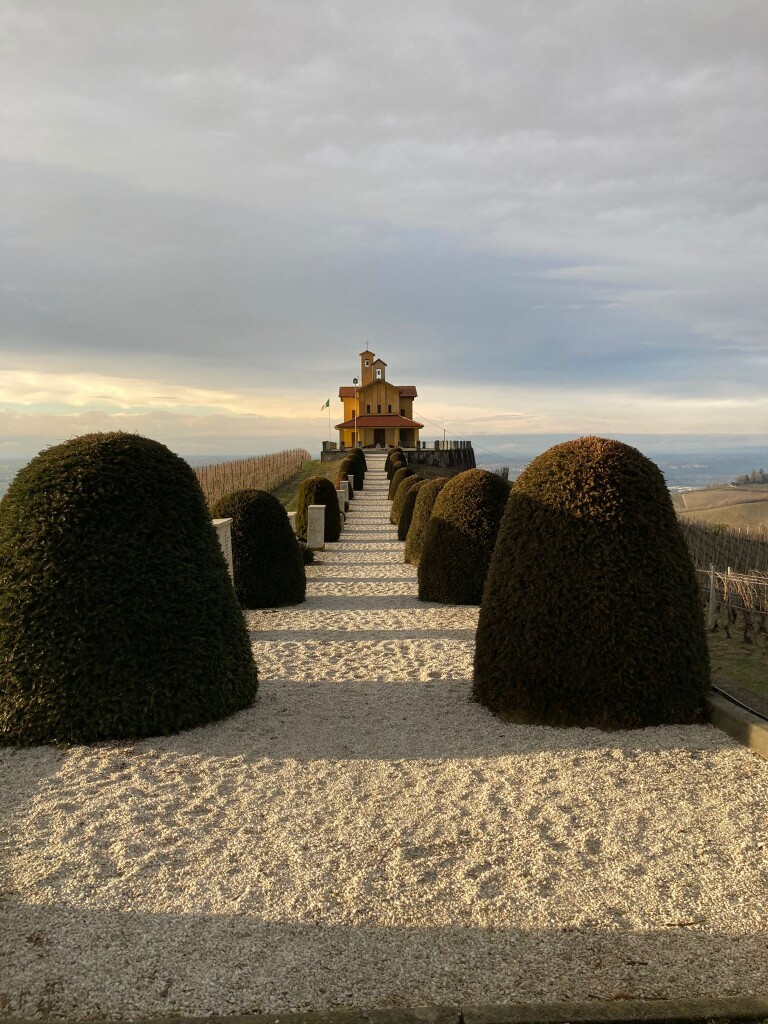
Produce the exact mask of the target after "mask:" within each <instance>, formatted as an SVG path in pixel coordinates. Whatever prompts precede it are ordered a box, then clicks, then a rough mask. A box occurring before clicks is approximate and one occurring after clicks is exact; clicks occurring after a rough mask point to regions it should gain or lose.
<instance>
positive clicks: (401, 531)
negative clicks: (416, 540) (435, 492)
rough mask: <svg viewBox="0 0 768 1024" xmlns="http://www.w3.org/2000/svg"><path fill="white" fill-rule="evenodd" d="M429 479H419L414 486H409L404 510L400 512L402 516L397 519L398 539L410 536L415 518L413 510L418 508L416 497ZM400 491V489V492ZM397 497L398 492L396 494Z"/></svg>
mask: <svg viewBox="0 0 768 1024" xmlns="http://www.w3.org/2000/svg"><path fill="white" fill-rule="evenodd" d="M428 482H429V481H427V480H417V481H416V482H415V483H414V485H413V487H409V488H408V491H407V492H406V495H405V500H404V501H403V510H402V512H401V513H400V518H399V519H398V521H397V539H398V540H405V539H406V538H407V537H408V531H409V529H410V527H411V521H412V519H413V510H414V509H415V508H416V499H417V498H418V496H419V491H420V490H421V488H422V487H423V486H424V484H426V483H428ZM399 493H400V492H399V491H398V494H399ZM395 499H397V494H396V495H395Z"/></svg>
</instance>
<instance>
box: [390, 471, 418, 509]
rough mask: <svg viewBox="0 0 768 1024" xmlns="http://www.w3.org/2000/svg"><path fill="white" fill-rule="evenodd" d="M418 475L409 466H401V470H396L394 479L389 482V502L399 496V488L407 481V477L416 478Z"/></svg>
mask: <svg viewBox="0 0 768 1024" xmlns="http://www.w3.org/2000/svg"><path fill="white" fill-rule="evenodd" d="M415 475H416V474H415V473H414V472H413V470H412V469H408V467H407V466H401V467H400V469H397V470H395V473H394V475H393V477H392V479H391V480H390V481H389V492H388V494H387V498H388V499H389V501H394V498H395V495H396V494H397V488H398V487H399V486H400V482H401V481H402V480H405V479H406V477H409V476H415Z"/></svg>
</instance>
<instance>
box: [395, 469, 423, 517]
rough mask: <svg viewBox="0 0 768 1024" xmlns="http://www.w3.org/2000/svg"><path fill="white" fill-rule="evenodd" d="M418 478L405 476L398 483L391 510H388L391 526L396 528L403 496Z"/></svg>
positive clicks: (401, 509)
mask: <svg viewBox="0 0 768 1024" xmlns="http://www.w3.org/2000/svg"><path fill="white" fill-rule="evenodd" d="M420 479H421V478H420V477H418V476H416V474H415V473H414V474H413V475H412V476H407V477H405V478H404V479H403V480H401V481H400V484H399V485H398V488H397V490H396V491H395V496H394V498H393V499H392V508H391V509H390V510H389V521H390V523H392V525H393V526H397V525H398V523H399V522H400V516H401V515H402V514H403V505H404V504H405V496H406V494H407V493H408V491H410V489H411V488H412V487H414V486H415V485H416V484H417V483H419V481H420Z"/></svg>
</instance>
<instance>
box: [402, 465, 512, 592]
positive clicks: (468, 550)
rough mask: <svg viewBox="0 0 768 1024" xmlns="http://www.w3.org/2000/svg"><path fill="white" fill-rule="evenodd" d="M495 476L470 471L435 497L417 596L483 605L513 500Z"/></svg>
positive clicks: (506, 487) (504, 482)
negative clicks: (501, 528)
mask: <svg viewBox="0 0 768 1024" xmlns="http://www.w3.org/2000/svg"><path fill="white" fill-rule="evenodd" d="M509 490H510V488H509V484H508V483H507V481H506V480H502V478H501V477H500V476H498V474H496V473H488V472H487V471H486V470H484V469H468V470H465V472H463V473H459V474H458V475H457V476H455V477H453V478H452V479H450V480H449V481H448V483H447V484H446V485H445V487H444V488H443V489H442V490H441V492H440V494H439V495H438V497H437V501H436V502H435V504H434V507H433V509H432V515H431V516H430V519H429V525H428V526H427V534H426V537H425V538H424V546H423V549H422V552H421V558H420V559H419V598H420V600H422V601H441V602H443V603H444V604H480V600H481V598H482V596H483V586H484V584H485V577H486V575H487V572H488V566H489V564H490V561H491V555H492V554H493V546H494V544H495V543H496V535H497V533H498V532H499V525H500V523H501V517H502V515H503V514H504V508H505V506H506V504H507V498H508V497H509Z"/></svg>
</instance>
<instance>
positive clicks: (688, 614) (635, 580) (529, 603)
mask: <svg viewBox="0 0 768 1024" xmlns="http://www.w3.org/2000/svg"><path fill="white" fill-rule="evenodd" d="M708 685H709V657H708V652H707V644H706V638H705V635H704V625H703V621H702V614H701V608H700V602H699V595H698V588H697V583H696V577H695V571H694V568H693V565H692V562H691V559H690V556H689V554H688V551H687V549H686V545H685V541H684V539H683V536H682V533H681V530H680V527H679V525H678V522H677V517H676V515H675V511H674V508H673V506H672V500H671V498H670V495H669V492H668V491H667V488H666V485H665V483H664V478H663V476H662V474H661V472H660V471H659V470H658V468H657V467H656V466H655V465H654V464H653V463H652V462H651V461H650V460H649V459H647V458H645V456H643V455H642V454H641V453H640V452H639V451H637V450H636V449H635V448H631V447H629V445H626V444H622V443H620V442H619V441H612V440H607V439H605V438H600V437H582V438H579V439H578V440H576V441H568V442H566V443H565V444H559V445H555V447H554V448H550V449H549V450H548V451H546V452H544V454H543V455H540V456H539V457H538V458H537V459H535V460H534V461H533V462H532V463H531V464H530V465H529V466H528V468H527V469H526V470H525V471H524V472H523V473H522V475H521V476H520V477H519V478H518V479H517V481H516V482H515V486H514V488H513V490H512V494H511V497H510V500H509V503H508V505H507V510H506V512H505V515H504V520H503V523H502V527H501V531H500V534H499V538H498V543H497V545H496V551H495V554H494V558H493V563H492V565H491V569H490V572H489V577H488V583H487V586H486V590H485V596H484V598H483V604H482V608H481V610H480V619H479V625H478V630H477V646H476V654H475V669H474V692H475V695H476V697H477V698H478V699H479V700H480V701H482V703H484V704H486V705H487V706H488V707H489V708H490V709H491V710H493V711H496V712H501V713H503V714H505V715H506V716H508V717H510V718H512V719H513V720H515V721H521V722H535V723H541V724H545V725H558V726H595V727H598V728H603V729H615V728H619V729H628V728H638V727H643V726H651V725H659V724H663V723H676V722H692V721H696V720H698V719H699V717H700V715H701V712H702V708H703V706H704V692H705V690H706V689H707V687H708Z"/></svg>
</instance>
